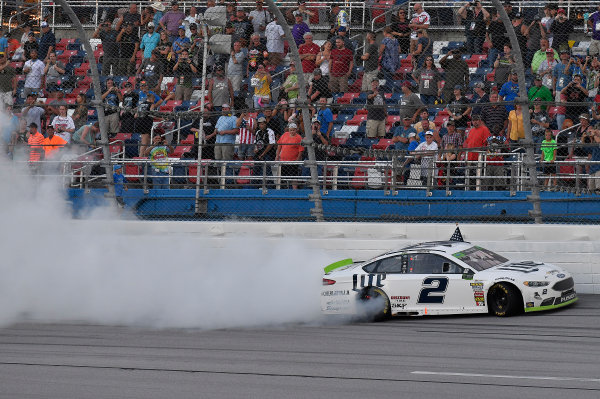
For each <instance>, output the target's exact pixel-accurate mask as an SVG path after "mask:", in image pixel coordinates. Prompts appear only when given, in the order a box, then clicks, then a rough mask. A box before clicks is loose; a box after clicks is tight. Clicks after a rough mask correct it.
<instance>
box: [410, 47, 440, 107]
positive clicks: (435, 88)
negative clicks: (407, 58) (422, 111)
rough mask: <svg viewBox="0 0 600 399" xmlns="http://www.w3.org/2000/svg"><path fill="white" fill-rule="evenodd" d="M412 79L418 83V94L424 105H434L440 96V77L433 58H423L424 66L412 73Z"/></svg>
mask: <svg viewBox="0 0 600 399" xmlns="http://www.w3.org/2000/svg"><path fill="white" fill-rule="evenodd" d="M412 77H413V79H414V80H415V81H416V82H418V83H419V94H420V95H421V101H422V102H423V104H425V105H434V104H435V101H436V99H437V98H438V97H441V95H442V87H443V84H442V81H443V79H442V75H441V74H440V73H439V72H438V70H437V68H436V67H435V64H434V63H433V57H432V56H427V58H425V65H424V66H423V67H422V68H419V69H417V70H416V71H414V72H413V75H412Z"/></svg>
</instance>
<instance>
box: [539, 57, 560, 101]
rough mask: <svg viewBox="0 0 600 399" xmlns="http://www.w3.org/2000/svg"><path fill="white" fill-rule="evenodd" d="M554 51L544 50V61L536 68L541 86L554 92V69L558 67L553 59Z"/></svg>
mask: <svg viewBox="0 0 600 399" xmlns="http://www.w3.org/2000/svg"><path fill="white" fill-rule="evenodd" d="M555 51H556V50H554V49H551V48H549V49H546V59H545V60H544V61H542V62H541V63H540V66H539V67H538V75H540V76H541V78H542V84H543V85H544V86H545V87H547V88H548V89H550V90H551V92H552V93H553V92H554V88H555V83H554V68H555V67H556V65H558V62H557V61H556V60H555V59H554V52H555Z"/></svg>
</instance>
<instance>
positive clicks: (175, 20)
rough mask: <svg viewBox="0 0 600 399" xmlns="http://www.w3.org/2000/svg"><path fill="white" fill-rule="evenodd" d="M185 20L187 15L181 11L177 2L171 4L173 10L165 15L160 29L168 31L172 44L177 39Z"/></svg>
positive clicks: (161, 20)
mask: <svg viewBox="0 0 600 399" xmlns="http://www.w3.org/2000/svg"><path fill="white" fill-rule="evenodd" d="M184 19H185V14H184V13H183V12H181V11H179V4H178V3H177V2H176V1H173V2H171V10H170V11H167V13H166V14H165V15H163V17H162V18H161V19H160V23H159V24H160V28H161V29H163V30H166V31H167V34H168V35H169V40H170V41H171V42H173V41H174V40H175V39H176V38H177V36H178V31H179V27H180V26H181V22H182V21H183V20H184Z"/></svg>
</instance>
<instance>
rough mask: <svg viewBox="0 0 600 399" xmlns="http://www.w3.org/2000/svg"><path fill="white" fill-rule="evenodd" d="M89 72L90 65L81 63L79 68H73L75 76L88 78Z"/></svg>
mask: <svg viewBox="0 0 600 399" xmlns="http://www.w3.org/2000/svg"><path fill="white" fill-rule="evenodd" d="M89 70H90V64H88V63H87V62H86V63H83V64H81V65H80V66H78V67H77V68H75V71H74V73H75V75H77V76H85V77H89V76H87V75H88V71H89Z"/></svg>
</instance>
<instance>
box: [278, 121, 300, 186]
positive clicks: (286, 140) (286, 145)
mask: <svg viewBox="0 0 600 399" xmlns="http://www.w3.org/2000/svg"><path fill="white" fill-rule="evenodd" d="M301 143H302V136H300V135H299V134H298V125H296V124H295V123H289V124H288V127H287V130H286V132H285V133H284V134H283V135H282V136H281V137H280V138H279V140H278V141H277V153H276V155H275V160H276V161H282V162H284V163H283V164H282V165H281V176H282V177H283V178H284V179H285V178H286V177H292V179H291V181H290V183H291V185H292V188H293V189H294V190H296V189H298V182H297V181H296V180H294V179H293V178H294V177H295V176H298V168H299V167H298V165H293V164H292V165H290V164H286V163H285V162H292V161H300V160H301V159H302V153H303V152H304V147H303V146H302V144H301Z"/></svg>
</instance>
